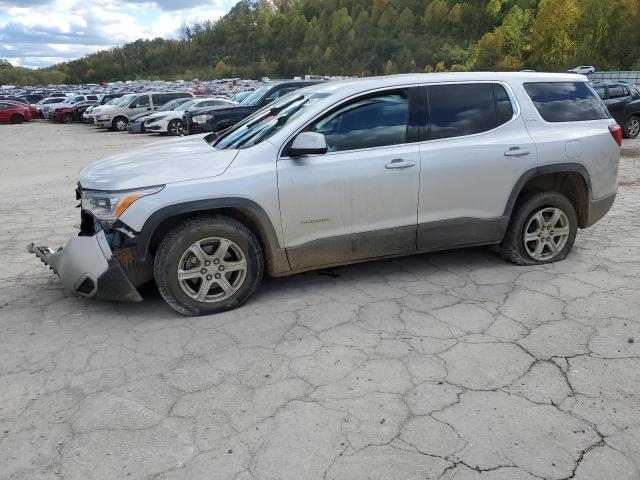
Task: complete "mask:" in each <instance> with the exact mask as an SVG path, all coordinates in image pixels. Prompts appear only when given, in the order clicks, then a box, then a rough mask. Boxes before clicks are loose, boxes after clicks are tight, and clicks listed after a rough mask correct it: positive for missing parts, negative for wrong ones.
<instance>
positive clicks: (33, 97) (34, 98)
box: [20, 93, 44, 103]
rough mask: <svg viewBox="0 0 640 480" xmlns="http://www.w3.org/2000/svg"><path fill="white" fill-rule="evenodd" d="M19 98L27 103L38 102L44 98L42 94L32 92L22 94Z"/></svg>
mask: <svg viewBox="0 0 640 480" xmlns="http://www.w3.org/2000/svg"><path fill="white" fill-rule="evenodd" d="M20 98H22V99H24V100H26V101H27V102H29V103H38V102H39V101H40V100H42V99H43V98H44V95H42V94H41V93H32V94H29V95H22V96H21V97H20Z"/></svg>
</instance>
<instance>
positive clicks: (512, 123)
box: [29, 73, 621, 315]
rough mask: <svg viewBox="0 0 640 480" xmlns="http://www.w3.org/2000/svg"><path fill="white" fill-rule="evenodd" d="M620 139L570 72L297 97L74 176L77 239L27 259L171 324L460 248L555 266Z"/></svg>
mask: <svg viewBox="0 0 640 480" xmlns="http://www.w3.org/2000/svg"><path fill="white" fill-rule="evenodd" d="M620 142H621V132H620V127H619V126H618V125H617V124H616V123H615V121H613V120H612V119H611V118H610V116H609V114H608V113H607V110H606V108H605V107H604V105H603V103H602V101H601V100H600V99H599V98H598V96H597V95H596V94H595V93H594V91H593V90H592V88H591V87H590V86H589V84H588V83H587V82H586V78H582V77H576V76H575V75H569V74H538V73H451V74H418V75H397V76H390V77H379V78H365V79H356V80H347V81H341V82H331V83H325V84H320V85H317V86H313V87H308V88H305V89H302V90H297V91H295V92H293V93H291V94H288V95H286V96H284V97H282V98H281V99H279V100H278V101H277V102H274V103H272V104H270V105H268V106H267V107H265V108H263V109H262V110H260V111H258V112H256V113H255V114H254V115H252V116H251V117H249V118H247V119H246V120H244V121H243V122H242V123H240V124H238V125H236V126H235V127H233V128H232V129H230V130H228V131H225V132H224V133H223V134H221V135H219V136H216V135H215V134H210V135H200V136H193V137H188V138H182V139H176V140H170V141H163V142H159V143H155V144H152V145H149V146H146V147H143V148H141V149H138V150H134V151H132V152H129V153H126V154H120V155H115V156H113V157H110V158H107V159H104V160H101V161H97V162H94V163H92V164H90V165H88V166H87V167H85V168H84V169H83V170H82V171H81V173H80V178H79V183H78V189H77V192H76V194H77V198H78V199H81V204H82V209H81V211H82V214H81V215H82V221H81V228H80V233H79V235H78V236H77V237H74V238H72V239H71V240H70V241H69V243H68V244H67V246H66V247H64V249H58V250H57V251H53V250H51V249H49V248H47V247H37V246H35V245H33V244H32V245H30V247H29V249H30V251H31V252H33V253H35V254H36V255H37V256H38V257H40V258H41V259H42V260H43V261H44V263H46V264H47V265H49V266H51V268H52V269H53V270H54V271H55V272H56V273H57V274H58V275H59V276H60V278H61V279H62V282H63V283H64V285H65V286H66V287H67V288H68V289H70V290H71V291H73V292H75V293H77V294H79V295H83V296H86V297H96V298H104V299H118V300H122V299H128V300H141V297H140V295H139V293H138V290H137V287H138V286H140V285H142V284H143V283H145V282H148V281H150V280H155V282H156V283H157V285H158V288H159V290H160V293H161V295H162V297H163V298H164V299H165V300H166V301H167V303H168V304H169V305H170V306H171V307H173V308H174V309H175V310H177V311H178V312H180V313H183V314H187V315H192V314H207V313H215V312H220V311H223V310H228V309H231V308H235V307H237V306H239V305H242V304H243V303H244V302H246V301H247V300H248V299H249V297H251V295H252V294H253V293H254V292H255V291H256V289H257V288H258V286H259V284H260V281H261V278H262V275H263V272H264V270H266V271H267V272H268V273H269V274H271V275H273V276H281V275H289V274H292V273H297V272H302V271H305V270H312V269H318V268H323V267H329V266H336V265H345V264H349V263H354V262H359V261H363V260H370V259H378V258H384V257H394V256H400V255H409V254H416V253H423V252H432V251H435V250H442V249H449V248H458V247H466V246H471V245H497V247H498V250H499V252H500V254H501V255H502V257H503V258H505V259H506V260H508V261H510V262H513V263H515V264H518V265H535V264H546V263H550V262H555V261H558V260H562V259H563V258H565V257H566V256H567V254H568V253H569V251H570V250H571V248H572V246H573V242H574V240H575V237H576V231H577V229H578V228H586V227H589V226H590V225H592V224H593V223H595V222H596V221H598V220H599V219H600V218H602V217H603V216H604V215H605V214H606V212H607V211H608V210H609V209H610V207H611V205H612V204H613V202H614V199H615V195H616V189H617V172H618V161H619V155H620V149H619V145H620Z"/></svg>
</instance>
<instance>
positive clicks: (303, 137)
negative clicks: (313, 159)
mask: <svg viewBox="0 0 640 480" xmlns="http://www.w3.org/2000/svg"><path fill="white" fill-rule="evenodd" d="M327 150H328V149H327V141H326V139H325V138H324V135H323V134H321V133H316V132H302V133H301V134H300V135H298V136H297V137H296V138H295V140H294V141H293V144H292V145H291V147H289V155H290V156H292V157H303V156H305V155H324V154H325V153H327Z"/></svg>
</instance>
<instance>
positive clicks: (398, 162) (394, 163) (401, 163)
mask: <svg viewBox="0 0 640 480" xmlns="http://www.w3.org/2000/svg"><path fill="white" fill-rule="evenodd" d="M415 164H416V162H412V161H405V160H403V159H401V158H396V159H395V160H391V161H390V162H389V163H387V164H386V165H385V166H384V168H386V169H389V170H391V169H393V168H409V167H413V166H414V165H415Z"/></svg>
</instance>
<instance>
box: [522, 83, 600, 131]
mask: <svg viewBox="0 0 640 480" xmlns="http://www.w3.org/2000/svg"><path fill="white" fill-rule="evenodd" d="M524 88H525V90H526V91H527V93H528V94H529V97H531V100H533V104H534V105H535V106H536V108H537V109H538V112H539V113H540V115H541V116H542V118H544V119H545V120H546V121H547V122H579V121H584V120H602V119H605V118H609V113H608V112H607V109H606V108H605V106H604V104H603V103H602V101H601V100H600V99H599V98H598V97H597V96H596V95H595V94H594V93H593V91H592V90H591V89H590V88H589V86H588V85H587V84H586V83H585V82H536V83H525V84H524Z"/></svg>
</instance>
